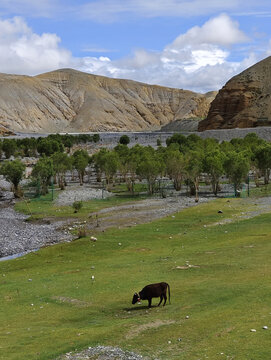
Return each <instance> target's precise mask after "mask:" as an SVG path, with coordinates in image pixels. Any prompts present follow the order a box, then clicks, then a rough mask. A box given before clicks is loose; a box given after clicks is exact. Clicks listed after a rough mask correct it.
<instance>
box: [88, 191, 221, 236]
mask: <svg viewBox="0 0 271 360" xmlns="http://www.w3.org/2000/svg"><path fill="white" fill-rule="evenodd" d="M212 199H214V198H213V197H208V198H207V197H206V198H203V197H201V198H200V199H199V202H198V203H196V202H195V199H194V198H193V197H187V196H176V197H169V198H165V199H161V198H152V199H146V200H142V201H137V202H134V203H132V204H125V205H121V206H114V207H110V208H106V209H102V210H100V211H98V212H96V213H94V214H92V216H91V218H90V221H89V223H88V225H87V227H88V229H94V228H95V229H96V230H98V231H99V230H100V231H101V230H105V229H108V228H110V227H119V228H121V227H131V226H134V225H137V224H144V223H148V222H151V221H153V220H156V219H160V218H163V217H165V216H168V215H171V214H174V213H175V212H178V211H180V210H183V209H186V208H188V207H191V206H196V205H198V204H202V203H204V202H207V201H210V200H212ZM97 225H98V226H97Z"/></svg>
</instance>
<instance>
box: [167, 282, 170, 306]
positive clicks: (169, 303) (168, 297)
mask: <svg viewBox="0 0 271 360" xmlns="http://www.w3.org/2000/svg"><path fill="white" fill-rule="evenodd" d="M167 286H168V301H169V304H170V287H169V284H167Z"/></svg>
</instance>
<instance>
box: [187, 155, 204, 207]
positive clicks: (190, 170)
mask: <svg viewBox="0 0 271 360" xmlns="http://www.w3.org/2000/svg"><path fill="white" fill-rule="evenodd" d="M185 159H186V162H187V165H186V176H187V181H188V185H189V186H190V193H191V195H195V197H196V199H195V200H196V201H198V200H199V196H198V193H199V180H200V175H201V173H202V171H203V154H202V152H201V151H199V150H198V151H195V150H190V151H189V152H187V153H186V154H185Z"/></svg>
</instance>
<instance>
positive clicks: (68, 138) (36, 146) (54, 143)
mask: <svg viewBox="0 0 271 360" xmlns="http://www.w3.org/2000/svg"><path fill="white" fill-rule="evenodd" d="M99 140H100V135H99V134H94V135H89V134H79V135H69V134H65V135H60V134H51V135H48V136H47V137H38V138H34V137H31V138H23V139H4V140H1V139H0V159H1V158H2V155H3V154H4V156H5V158H6V159H9V158H10V157H11V156H16V157H19V156H21V157H29V156H32V157H37V156H38V155H40V156H41V155H46V156H51V155H52V154H54V153H56V152H64V150H65V149H66V150H67V152H68V153H69V152H70V149H71V148H72V146H73V145H76V144H86V143H88V142H95V143H96V142H98V141H99Z"/></svg>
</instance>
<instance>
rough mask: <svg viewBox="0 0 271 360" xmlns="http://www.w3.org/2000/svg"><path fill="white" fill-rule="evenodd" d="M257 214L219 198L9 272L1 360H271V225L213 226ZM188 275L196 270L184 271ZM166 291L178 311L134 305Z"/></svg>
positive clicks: (2, 273)
mask: <svg viewBox="0 0 271 360" xmlns="http://www.w3.org/2000/svg"><path fill="white" fill-rule="evenodd" d="M37 206H40V207H41V208H42V207H43V206H46V205H42V203H40V204H39V205H37ZM247 206H248V205H247V204H246V201H245V199H231V200H230V202H228V200H227V199H220V200H216V201H213V202H210V203H208V204H202V205H199V206H197V207H194V208H189V209H186V210H185V211H182V212H180V213H179V214H176V215H175V217H172V216H169V217H167V218H164V219H162V220H159V221H155V222H153V223H151V224H145V225H138V226H136V227H133V228H128V229H111V230H108V231H106V232H104V233H98V234H96V236H97V238H98V241H97V242H96V243H92V242H90V241H89V240H88V239H86V238H85V239H80V240H76V241H74V242H72V243H68V244H59V245H56V246H53V247H47V248H43V249H41V250H40V251H38V252H36V253H32V254H29V255H27V256H25V257H21V258H18V259H16V260H11V261H6V262H2V263H0V284H1V287H0V299H1V313H0V359H5V360H11V359H12V360H18V359H20V360H34V359H39V360H49V359H50V360H52V359H55V358H56V357H57V356H58V355H60V354H63V353H65V352H69V351H73V350H75V349H77V350H80V349H84V348H86V347H88V346H94V345H97V344H101V345H113V346H119V347H121V348H124V349H128V350H133V351H136V352H138V353H141V354H142V355H148V356H149V357H151V358H154V357H157V358H159V359H161V360H162V359H184V360H193V359H207V358H208V359H214V360H217V359H237V360H248V359H253V360H265V359H266V360H267V359H270V358H271V335H270V331H271V305H270V304H271V282H270V275H271V261H270V254H271V214H264V215H260V216H257V217H254V218H252V219H248V220H242V221H236V222H232V223H230V224H227V225H214V226H210V225H211V224H215V223H218V222H219V221H220V220H222V219H224V218H234V217H235V216H236V215H238V214H240V213H241V212H242V211H244V209H245V208H246V207H247ZM249 206H250V207H251V206H252V205H249ZM18 207H20V206H18ZM220 209H221V210H223V213H222V214H219V213H218V210H220ZM43 210H44V209H43ZM41 212H42V209H41ZM205 225H206V226H205ZM187 264H189V265H194V266H197V267H193V266H191V267H189V268H188V269H186V270H185V269H180V268H179V269H178V268H177V267H187V266H186V265H187ZM92 276H94V277H95V279H94V280H92V279H91V277H92ZM159 281H166V282H168V283H169V284H170V286H171V304H170V305H166V306H165V307H159V308H158V307H153V308H151V309H148V308H147V307H146V306H147V302H143V304H142V305H135V306H133V305H132V304H131V300H132V296H133V293H134V292H135V291H139V290H141V289H142V287H144V286H145V285H147V284H149V283H153V282H159ZM157 303H158V299H154V300H153V304H154V305H156V304H157ZM186 316H189V318H188V319H186ZM264 325H266V326H268V327H269V330H263V329H262V327H263V326H264ZM252 328H253V329H256V330H257V331H256V332H250V329H252Z"/></svg>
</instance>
